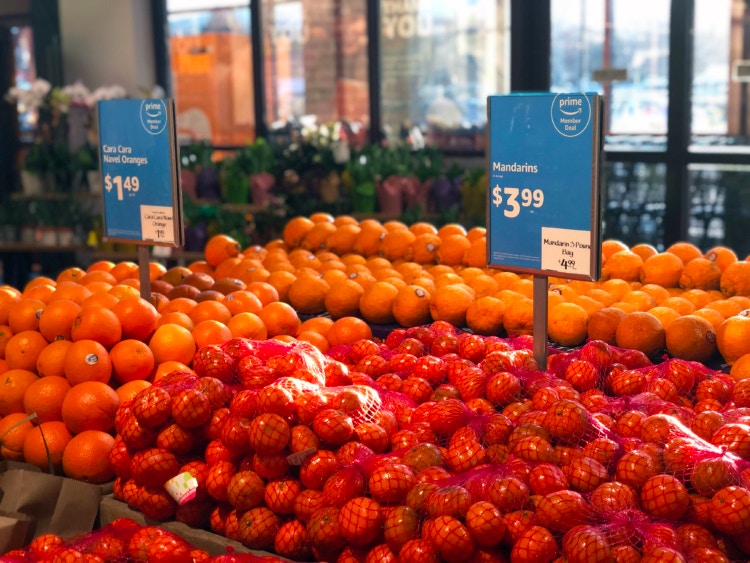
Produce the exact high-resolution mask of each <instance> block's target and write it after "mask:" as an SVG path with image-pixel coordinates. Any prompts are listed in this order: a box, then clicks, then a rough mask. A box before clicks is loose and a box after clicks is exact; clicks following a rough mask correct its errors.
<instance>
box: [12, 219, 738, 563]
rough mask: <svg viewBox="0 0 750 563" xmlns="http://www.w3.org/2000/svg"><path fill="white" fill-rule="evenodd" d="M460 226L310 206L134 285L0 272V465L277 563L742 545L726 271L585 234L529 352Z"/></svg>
mask: <svg viewBox="0 0 750 563" xmlns="http://www.w3.org/2000/svg"><path fill="white" fill-rule="evenodd" d="M486 236H487V235H486V232H485V231H484V230H483V229H472V230H470V231H467V230H466V229H465V228H464V227H462V226H461V225H458V224H448V225H445V226H443V227H441V228H437V227H436V226H434V225H430V224H428V223H416V224H414V225H406V224H404V223H401V222H399V221H388V222H385V223H380V222H379V221H376V220H373V219H366V220H361V221H359V220H357V219H355V218H353V217H350V216H339V217H333V216H330V215H327V214H316V215H315V217H313V216H310V217H297V218H294V219H292V220H290V221H289V222H288V223H287V225H286V226H285V228H284V232H283V235H282V237H281V238H280V239H278V240H274V241H271V242H269V243H268V244H266V245H264V246H259V245H255V246H251V247H248V248H241V247H240V245H239V244H238V243H237V242H236V241H235V240H233V239H232V238H231V237H229V236H227V235H215V236H214V237H212V238H211V239H210V240H209V243H208V244H207V246H206V249H205V260H199V261H196V262H194V263H191V264H188V265H186V266H174V267H172V268H165V267H163V266H161V267H158V266H156V265H154V267H153V268H150V270H151V295H150V298H148V299H146V298H143V297H141V295H140V278H139V271H138V270H139V267H138V265H137V264H134V263H132V262H120V263H97V264H95V265H92V266H91V267H90V268H88V269H87V270H83V269H81V268H77V267H71V268H68V269H66V270H64V271H63V272H61V273H60V275H59V276H58V277H57V278H54V279H53V278H38V279H36V280H33V281H32V282H30V283H29V284H28V285H27V287H25V288H19V289H15V288H12V287H9V286H2V287H0V322H2V323H3V324H0V377H2V378H3V379H2V386H0V388H1V389H2V393H0V456H1V457H2V458H4V459H13V460H25V461H27V462H29V463H32V464H34V465H36V466H37V467H39V468H40V469H41V470H43V471H47V470H49V469H50V468H52V469H53V470H54V471H55V472H64V473H65V474H67V475H68V476H70V477H72V478H76V479H81V480H85V481H88V482H92V483H102V482H106V481H110V480H112V479H113V478H114V485H113V487H114V493H115V496H116V497H117V498H118V499H120V500H122V501H124V502H126V503H127V504H129V505H130V506H131V507H134V508H136V509H138V510H140V511H141V512H143V513H144V515H146V516H147V517H149V518H153V519H155V520H171V519H175V520H178V521H180V522H183V523H187V524H189V525H191V526H195V527H203V528H207V529H210V530H211V531H213V532H215V533H218V534H221V535H224V536H226V537H228V538H230V539H234V540H237V541H240V542H242V543H244V544H245V545H246V546H248V547H250V548H252V549H260V550H265V551H271V552H274V553H277V554H278V555H279V556H282V557H286V558H291V559H297V560H310V559H317V560H342V561H344V560H365V559H367V560H372V561H374V560H378V561H380V560H396V559H398V560H404V561H412V560H414V561H422V560H430V561H433V560H436V561H464V560H510V561H554V560H556V559H560V558H562V559H560V560H561V561H563V560H568V561H579V560H580V561H586V560H602V561H608V560H614V561H618V560H629V559H627V558H628V557H630V558H631V559H632V558H633V557H636V556H637V557H640V558H642V559H646V560H648V559H649V558H650V559H652V560H681V559H680V557H681V558H682V560H686V561H689V560H696V561H698V560H709V559H710V558H715V560H717V561H723V560H725V559H726V560H729V561H732V560H743V558H744V559H747V556H748V553H749V552H750V549H749V547H750V546H749V545H748V542H747V541H745V540H744V539H743V537H744V536H743V534H745V533H746V532H748V528H750V525H748V522H749V521H750V516H748V511H750V501H748V496H747V495H748V494H750V493H747V487H748V486H749V485H750V482H748V475H750V472H749V471H746V470H747V469H748V466H747V462H748V461H750V446H749V445H748V444H750V437H748V432H750V414H749V411H748V410H747V409H750V399H748V397H750V387H748V385H749V384H748V383H747V382H746V380H750V346H749V345H748V342H750V333H749V332H748V330H750V324H748V323H749V322H750V321H748V319H750V283H748V279H747V275H748V272H747V270H748V267H746V262H745V261H744V260H739V259H738V258H737V257H736V255H735V254H734V253H732V252H731V251H729V250H728V249H725V248H724V247H716V248H713V249H708V250H706V251H705V252H703V251H702V250H700V249H698V248H697V247H695V246H694V245H691V244H689V243H677V244H675V245H672V246H670V247H669V248H667V249H666V250H664V251H658V250H657V249H655V248H653V247H649V246H648V245H636V246H633V247H632V248H629V247H628V246H627V245H625V244H623V243H621V242H619V241H614V240H610V241H605V243H604V244H603V245H602V259H603V270H602V274H603V275H602V278H601V279H600V280H597V281H580V280H567V279H563V278H550V279H549V288H548V300H547V307H548V311H547V318H548V335H549V339H550V344H551V345H552V347H550V349H549V359H548V363H547V365H545V366H539V365H537V363H536V359H535V358H534V355H533V353H532V352H531V350H532V336H531V332H532V326H533V312H534V307H535V305H537V304H535V303H534V299H533V298H534V292H533V282H532V279H531V277H530V276H526V275H520V274H516V273H513V272H508V271H502V270H500V269H494V268H488V267H487V266H486V246H487V240H486ZM154 264H156V263H154ZM374 334H378V335H382V336H381V337H380V338H376V337H375V336H374ZM708 366H714V367H720V366H723V367H724V370H723V371H721V370H718V369H717V370H714V369H713V368H711V367H708ZM105 457H106V459H107V462H108V464H104V463H102V460H103V459H104V458H105ZM185 473H189V474H190V475H192V476H193V477H194V478H195V479H196V481H197V482H198V489H197V490H196V495H195V498H194V499H193V500H192V501H190V502H186V503H185V504H179V503H178V502H177V500H175V498H174V497H173V496H171V495H170V494H169V493H168V492H167V490H166V489H165V484H166V483H167V482H168V481H169V480H170V479H172V478H175V477H177V476H179V475H183V474H185ZM495 482H502V483H504V484H506V485H507V487H506V488H505V489H501V490H496V489H497V486H492V483H495ZM696 527H697V529H696ZM490 530H495V531H496V532H497V533H491V532H490ZM501 530H502V531H503V533H502V534H501V533H500V531H501ZM696 534H700V535H701V538H703V540H705V541H700V542H699V541H697V540H695V539H694V537H693V536H695V535H696ZM688 536H689V537H688ZM623 538H625V539H623ZM670 538H676V539H674V540H672V539H670ZM583 546H590V547H586V548H584V547H583ZM587 550H588V551H587ZM633 550H634V551H633ZM722 557H723V558H724V559H722ZM669 558H672V559H669ZM710 560H714V559H710Z"/></svg>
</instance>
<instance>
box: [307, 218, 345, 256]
mask: <svg viewBox="0 0 750 563" xmlns="http://www.w3.org/2000/svg"><path fill="white" fill-rule="evenodd" d="M334 232H336V225H334V224H333V222H329V221H320V222H317V223H315V225H313V228H312V229H310V230H309V231H307V233H306V234H305V238H303V239H302V244H301V246H302V248H303V249H305V250H310V251H312V252H315V251H317V250H321V249H323V248H325V245H326V239H327V238H328V235H330V234H332V233H334Z"/></svg>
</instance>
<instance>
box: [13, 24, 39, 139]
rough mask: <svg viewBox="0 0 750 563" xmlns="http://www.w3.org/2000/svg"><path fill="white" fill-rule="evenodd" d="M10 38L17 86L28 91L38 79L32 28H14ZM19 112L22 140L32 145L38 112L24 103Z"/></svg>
mask: <svg viewBox="0 0 750 563" xmlns="http://www.w3.org/2000/svg"><path fill="white" fill-rule="evenodd" d="M10 36H11V45H12V48H13V65H14V82H15V86H16V87H17V88H22V89H24V90H27V89H29V88H30V87H31V84H32V83H33V82H34V81H35V80H36V78H37V76H36V64H35V62H34V37H33V33H32V30H31V26H12V27H11V28H10ZM17 110H18V130H19V132H20V137H21V138H20V140H21V141H22V142H26V143H30V142H32V141H33V140H34V139H33V137H34V130H35V129H36V122H37V117H38V116H37V110H36V108H33V107H25V106H24V105H23V102H22V101H19V102H18V107H17Z"/></svg>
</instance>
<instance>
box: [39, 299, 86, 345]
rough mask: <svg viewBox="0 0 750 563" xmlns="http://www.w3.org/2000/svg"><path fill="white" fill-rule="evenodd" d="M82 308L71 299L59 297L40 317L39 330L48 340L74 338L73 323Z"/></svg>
mask: <svg viewBox="0 0 750 563" xmlns="http://www.w3.org/2000/svg"><path fill="white" fill-rule="evenodd" d="M92 297H93V296H92ZM89 299H90V298H89ZM81 308H82V307H81V305H79V304H78V303H76V302H75V301H71V300H70V299H58V300H57V301H53V302H51V303H49V304H48V305H47V307H45V309H44V311H42V314H41V316H40V317H39V332H41V333H42V336H44V338H46V339H47V341H48V342H52V341H54V340H72V338H73V337H72V335H71V331H72V330H73V323H74V322H75V320H76V317H77V316H78V314H79V313H80V312H81Z"/></svg>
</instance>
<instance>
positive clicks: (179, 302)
mask: <svg viewBox="0 0 750 563" xmlns="http://www.w3.org/2000/svg"><path fill="white" fill-rule="evenodd" d="M197 304H198V302H197V301H196V300H195V299H191V298H189V297H176V298H174V299H171V300H170V301H169V303H167V304H166V305H164V307H162V309H161V310H159V313H161V314H162V315H164V314H166V313H173V312H174V313H185V314H186V315H188V314H189V313H190V311H192V310H193V308H194V307H195V306H196V305H197Z"/></svg>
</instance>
